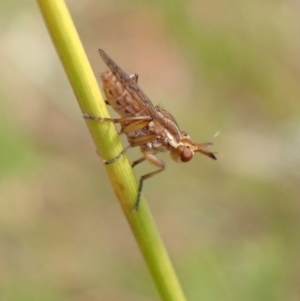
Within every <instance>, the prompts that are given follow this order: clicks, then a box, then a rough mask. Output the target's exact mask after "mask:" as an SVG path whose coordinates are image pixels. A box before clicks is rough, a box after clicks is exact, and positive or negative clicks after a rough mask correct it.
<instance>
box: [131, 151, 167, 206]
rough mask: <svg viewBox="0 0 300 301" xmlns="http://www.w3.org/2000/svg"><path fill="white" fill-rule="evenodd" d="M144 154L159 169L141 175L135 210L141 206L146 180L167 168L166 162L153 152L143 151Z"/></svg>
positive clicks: (140, 160)
mask: <svg viewBox="0 0 300 301" xmlns="http://www.w3.org/2000/svg"><path fill="white" fill-rule="evenodd" d="M143 154H144V156H145V159H146V160H148V161H149V162H150V163H152V164H154V165H155V166H157V167H159V169H158V170H155V171H153V172H150V173H148V174H146V175H143V176H141V178H140V182H139V188H138V195H137V200H136V204H135V211H138V210H139V208H140V203H141V194H142V190H143V185H144V181H145V180H147V179H149V178H151V177H153V176H155V175H157V174H159V173H160V172H162V171H164V170H165V168H166V163H165V162H164V161H162V160H159V159H158V158H157V157H155V156H154V155H153V154H151V153H148V152H147V151H143ZM137 161H138V163H140V162H142V161H143V160H142V159H139V160H137Z"/></svg>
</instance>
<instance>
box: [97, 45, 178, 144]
mask: <svg viewBox="0 0 300 301" xmlns="http://www.w3.org/2000/svg"><path fill="white" fill-rule="evenodd" d="M99 53H100V55H101V57H102V59H103V60H104V62H105V63H106V65H107V66H108V68H109V69H110V70H111V72H112V73H113V74H114V75H115V76H116V77H117V79H118V80H119V82H120V83H121V84H122V85H123V87H124V88H125V89H126V90H127V91H128V92H129V93H130V94H131V95H132V97H133V99H134V100H135V101H136V102H137V103H138V105H139V106H140V107H141V108H142V109H143V111H144V113H145V114H146V115H149V116H150V117H152V118H153V122H154V123H155V125H156V128H157V130H158V131H159V132H160V135H162V136H165V135H166V133H165V129H168V130H169V131H170V132H171V133H172V134H173V135H175V139H176V140H177V141H178V142H179V141H180V137H181V134H180V131H179V128H178V125H177V123H176V121H175V119H174V117H173V116H172V115H171V114H170V113H168V112H167V111H165V110H163V109H161V108H160V107H159V106H157V107H154V105H153V104H152V102H151V100H150V99H149V98H148V96H147V95H146V94H145V93H144V92H143V91H142V90H141V89H140V87H139V86H138V85H137V84H136V83H135V82H134V81H133V80H132V79H131V78H130V77H129V75H128V74H127V73H126V72H124V71H123V70H122V69H121V68H120V67H119V66H118V65H117V64H116V63H115V62H114V61H113V60H112V59H111V58H110V57H109V55H108V54H107V53H106V52H105V51H104V50H102V49H99Z"/></svg>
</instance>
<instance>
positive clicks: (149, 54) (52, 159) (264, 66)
mask: <svg viewBox="0 0 300 301" xmlns="http://www.w3.org/2000/svg"><path fill="white" fill-rule="evenodd" d="M67 4H68V6H69V8H70V11H71V13H72V15H73V18H74V22H75V24H76V26H77V29H78V31H79V34H80V36H81V38H82V41H83V44H84V46H85V49H86V51H87V54H88V56H89V58H90V61H91V64H92V66H93V68H94V71H95V74H96V75H97V76H98V75H100V73H101V72H102V71H104V70H105V66H104V64H103V62H102V61H101V59H100V57H99V56H98V51H97V49H98V48H100V47H101V48H103V49H105V50H106V51H107V52H108V53H109V54H110V55H111V57H112V58H114V59H115V61H116V62H117V63H118V64H119V65H120V66H121V67H123V69H125V70H126V71H128V73H133V72H137V73H139V76H140V78H139V82H140V85H141V87H142V88H143V90H144V91H145V92H146V93H147V95H148V96H149V97H150V98H151V99H152V100H153V102H154V103H155V104H157V103H162V104H163V105H164V106H165V107H166V109H169V110H170V111H171V112H172V113H173V114H174V116H176V118H177V121H178V123H179V124H180V125H181V127H182V128H183V129H185V130H187V131H189V133H190V134H191V136H192V137H193V138H194V139H195V140H197V141H199V142H202V141H207V140H213V142H214V143H215V146H214V150H216V151H217V152H218V153H219V160H218V161H217V162H212V161H210V160H208V159H206V158H204V157H202V156H198V157H195V158H194V159H193V161H192V162H191V163H189V164H186V165H185V164H182V165H177V164H176V163H174V162H172V161H171V159H169V156H168V155H167V154H162V155H161V156H160V157H161V158H163V159H164V160H165V161H166V163H167V164H168V168H167V170H166V171H165V172H164V173H163V174H161V175H159V176H157V177H155V178H153V179H151V180H149V182H147V183H146V185H145V189H144V193H145V195H146V196H147V200H148V202H149V205H150V207H151V208H152V210H153V214H154V217H155V218H156V221H157V223H158V227H159V229H160V230H161V232H162V236H163V238H164V240H165V242H166V245H167V248H168V250H169V252H170V254H171V257H172V259H173V262H174V265H175V267H176V270H177V272H178V276H179V278H180V280H181V281H182V283H183V288H184V291H185V293H186V295H187V297H188V300H206V301H209V300H230V301H231V300H249V301H250V300H263V301H265V300H270V301H271V300H272V301H274V300H288V301H293V300H299V298H300V291H299V287H300V283H299V282H300V281H299V279H300V277H299V275H300V261H299V254H300V239H299V230H300V227H299V220H300V205H299V192H300V187H299V179H300V172H299V170H298V168H299V162H300V158H299V156H300V155H299V151H298V149H299V146H300V136H299V133H300V127H299V116H300V114H299V113H300V105H299V99H300V86H299V84H298V82H299V79H300V64H299V62H300V60H299V53H300V52H299V48H300V40H299V36H300V35H299V31H300V26H299V25H300V24H299V23H300V18H299V16H300V6H299V5H298V3H297V2H286V1H263V2H262V1H257V0H255V1H251V2H249V1H233V0H232V1H227V2H225V3H224V2H221V1H219V2H217V1H200V2H199V1H172V2H171V1H155V2H154V1H151V2H150V1H129V0H128V1H123V2H122V3H120V2H117V1H110V2H107V1H106V2H104V1H92V0H90V1H82V2H79V1H71V0H70V1H67ZM0 14H1V18H0V20H1V26H0V34H1V44H2V45H1V46H2V47H1V49H0V63H1V70H2V72H1V74H0V77H1V80H0V98H1V100H2V101H0V109H1V112H2V118H1V121H0V139H1V140H0V145H1V148H0V180H1V182H0V206H1V210H0V235H1V236H0V258H1V260H0V296H1V298H2V299H5V300H6V299H7V300H53V299H55V300H123V301H126V300H155V299H158V296H157V293H156V291H155V289H154V286H153V283H152V280H151V279H150V277H149V275H148V272H147V269H146V267H145V265H144V263H143V261H142V259H141V256H140V254H139V252H138V249H137V247H136V245H135V243H134V241H133V239H132V236H131V233H130V231H129V227H128V226H127V224H126V222H125V220H124V217H123V215H122V214H121V211H120V210H119V208H118V204H117V202H116V199H115V196H114V195H113V192H112V189H111V188H110V186H109V184H108V180H107V178H106V174H105V171H104V168H102V167H101V161H100V160H99V158H98V157H97V155H96V154H95V150H94V146H93V144H92V141H91V139H90V136H89V134H88V131H87V129H86V128H85V124H84V122H83V121H82V118H81V113H80V111H79V109H78V107H77V104H76V102H75V100H74V96H73V95H72V91H71V88H70V86H69V84H68V82H67V79H66V77H65V74H64V73H63V70H62V68H61V65H60V62H59V60H58V58H57V55H56V53H55V51H54V48H53V45H52V44H51V41H50V38H49V36H48V33H47V31H46V29H45V26H44V23H43V20H42V18H41V15H40V13H39V10H38V8H37V6H36V5H35V3H34V2H29V1H28V3H27V1H25V2H23V1H14V2H9V1H2V2H0ZM219 130H220V131H221V132H220V135H218V136H217V137H215V138H213V136H214V134H215V133H216V132H218V131H219ZM138 153H139V152H138V150H133V151H132V152H131V153H130V154H129V157H130V158H131V159H134V158H136V157H137V156H138ZM149 170H152V167H151V166H149V165H148V164H146V163H145V164H144V165H142V166H138V167H137V169H136V174H137V176H139V175H141V174H143V173H145V172H147V171H149ZM161 200H164V202H162V201H161Z"/></svg>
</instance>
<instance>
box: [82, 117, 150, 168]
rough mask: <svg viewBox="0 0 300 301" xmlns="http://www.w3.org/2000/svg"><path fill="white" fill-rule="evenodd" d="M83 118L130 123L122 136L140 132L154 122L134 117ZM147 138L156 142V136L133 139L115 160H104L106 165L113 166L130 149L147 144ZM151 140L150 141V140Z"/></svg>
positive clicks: (147, 118)
mask: <svg viewBox="0 0 300 301" xmlns="http://www.w3.org/2000/svg"><path fill="white" fill-rule="evenodd" d="M83 117H84V118H85V119H90V120H94V121H98V122H113V123H126V122H127V123H128V124H127V125H126V126H124V127H123V128H122V131H121V134H122V133H125V134H128V133H131V132H134V131H138V130H141V129H143V128H144V127H146V126H147V125H148V124H149V122H150V121H152V118H151V117H150V116H133V117H125V118H107V117H97V116H94V115H90V114H88V113H85V114H83ZM145 138H146V140H147V141H151V140H154V139H155V137H154V135H150V137H149V136H144V137H143V140H142V141H140V140H141V139H139V137H137V138H136V139H132V141H130V144H129V145H128V146H127V147H126V148H125V149H123V150H122V151H121V152H120V154H118V155H117V156H116V157H115V158H112V159H109V160H103V162H104V163H105V164H111V163H114V162H116V161H117V160H118V159H119V158H120V157H121V156H122V155H123V154H124V153H125V152H126V151H127V150H128V149H129V148H130V147H134V146H138V145H141V144H143V143H144V142H145ZM149 139H150V140H149Z"/></svg>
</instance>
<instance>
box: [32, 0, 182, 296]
mask: <svg viewBox="0 0 300 301" xmlns="http://www.w3.org/2000/svg"><path fill="white" fill-rule="evenodd" d="M37 2H38V4H39V7H40V10H41V12H42V15H43V17H44V20H45V23H46V26H47V28H48V31H49V33H50V35H51V38H52V41H53V44H54V45H55V47H56V50H57V53H58V55H59V57H60V60H61V63H62V65H63V67H64V69H65V72H66V74H67V76H68V78H69V81H70V84H71V86H72V88H73V91H74V93H75V95H76V98H77V101H78V103H79V106H80V108H81V111H82V113H89V114H92V115H94V116H101V117H109V115H108V112H107V109H106V105H105V102H104V101H103V98H102V96H101V93H100V91H99V88H98V84H97V81H96V79H95V77H94V74H93V72H92V69H91V67H90V64H89V62H88V59H87V57H86V55H85V52H84V49H83V47H82V44H81V42H80V39H79V37H78V34H77V32H76V29H75V26H74V24H73V21H72V19H71V16H70V14H69V12H68V9H67V7H66V5H65V3H64V1H63V0H38V1H37ZM95 51H97V50H96V49H95ZM79 118H82V117H81V116H79ZM86 123H87V126H88V128H89V130H90V133H91V135H92V138H93V140H94V143H95V145H96V148H97V151H98V153H99V154H100V156H101V157H102V158H114V157H116V156H117V155H118V154H119V153H120V152H121V150H122V145H121V142H120V139H119V137H118V134H117V132H116V130H115V128H114V125H113V124H112V123H109V122H104V123H97V122H93V121H90V120H87V121H86ZM105 167H106V171H107V174H108V176H109V179H110V181H111V183H112V186H113V189H114V191H115V193H116V196H117V198H118V200H119V202H120V204H121V207H122V209H123V212H124V214H125V216H126V218H127V220H128V222H129V225H130V227H131V229H132V232H133V234H134V237H135V239H136V241H137V243H138V246H139V248H140V250H141V252H142V254H143V256H144V259H145V261H146V263H147V266H148V268H149V270H150V273H151V275H152V277H153V279H154V282H155V284H156V287H157V289H158V291H159V294H160V296H161V299H162V300H165V301H185V297H184V295H183V292H182V290H181V287H180V284H179V282H178V279H177V276H176V274H175V272H174V269H173V267H172V264H171V261H170V259H169V257H168V254H167V252H166V249H165V247H164V245H163V243H162V240H161V238H160V235H159V233H158V231H157V228H156V226H155V223H154V221H153V218H152V216H151V214H150V211H149V209H148V206H147V204H146V202H145V199H144V198H142V204H141V207H140V210H139V211H138V212H134V206H135V201H136V197H137V182H136V179H135V177H134V174H133V172H132V168H131V166H130V164H129V162H128V160H127V158H126V156H122V157H121V158H120V159H119V160H118V161H116V162H115V163H113V164H110V165H106V166H105Z"/></svg>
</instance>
